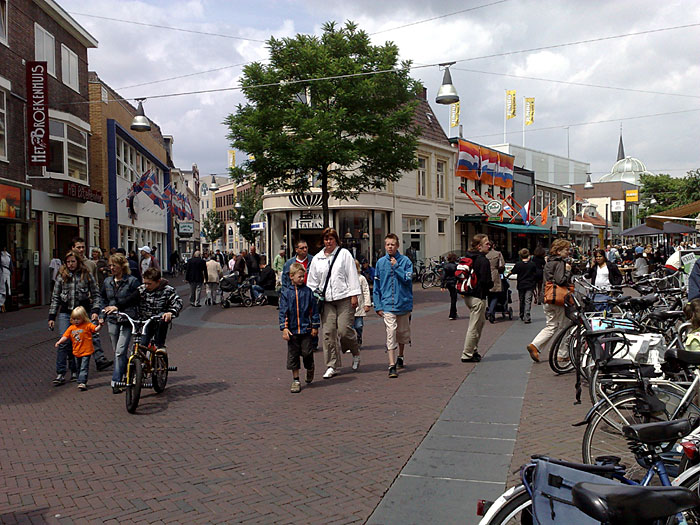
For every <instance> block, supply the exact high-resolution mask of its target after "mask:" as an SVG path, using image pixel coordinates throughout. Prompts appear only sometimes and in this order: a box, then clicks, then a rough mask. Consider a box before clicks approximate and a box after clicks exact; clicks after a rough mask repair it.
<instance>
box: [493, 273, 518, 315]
mask: <svg viewBox="0 0 700 525" xmlns="http://www.w3.org/2000/svg"><path fill="white" fill-rule="evenodd" d="M512 294H513V292H511V290H510V283H509V282H508V279H506V278H505V277H504V275H503V274H501V291H500V292H496V293H494V294H491V293H489V302H491V298H492V297H494V296H495V297H496V305H495V306H494V308H493V311H492V312H491V313H490V314H489V315H488V320H489V322H490V323H494V322H496V314H497V313H500V314H501V315H502V316H503V319H505V318H506V316H508V319H510V320H511V321H512V320H513V308H512V307H511V306H510V304H511V303H512V302H513V299H512V297H511V295H512Z"/></svg>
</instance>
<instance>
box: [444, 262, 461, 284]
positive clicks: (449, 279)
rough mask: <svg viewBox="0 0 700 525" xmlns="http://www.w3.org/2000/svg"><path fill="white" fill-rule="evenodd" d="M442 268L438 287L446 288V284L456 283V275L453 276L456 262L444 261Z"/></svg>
mask: <svg viewBox="0 0 700 525" xmlns="http://www.w3.org/2000/svg"><path fill="white" fill-rule="evenodd" d="M442 269H443V272H442V283H441V284H440V288H447V287H448V286H454V285H455V284H457V277H455V272H456V271H457V263H453V262H446V263H445V264H444V266H443V267H442Z"/></svg>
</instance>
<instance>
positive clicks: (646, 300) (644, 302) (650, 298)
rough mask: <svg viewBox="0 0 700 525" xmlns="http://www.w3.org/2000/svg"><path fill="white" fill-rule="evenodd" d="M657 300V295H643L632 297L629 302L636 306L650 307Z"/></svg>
mask: <svg viewBox="0 0 700 525" xmlns="http://www.w3.org/2000/svg"><path fill="white" fill-rule="evenodd" d="M655 302H656V295H654V294H650V295H643V296H642V297H632V299H630V302H629V304H630V305H631V306H633V307H634V308H639V309H644V308H649V307H650V306H652V305H653V304H654V303H655Z"/></svg>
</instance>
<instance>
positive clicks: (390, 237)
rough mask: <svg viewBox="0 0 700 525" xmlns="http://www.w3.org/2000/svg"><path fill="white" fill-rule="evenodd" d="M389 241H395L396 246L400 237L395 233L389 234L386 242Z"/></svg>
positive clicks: (385, 238)
mask: <svg viewBox="0 0 700 525" xmlns="http://www.w3.org/2000/svg"><path fill="white" fill-rule="evenodd" d="M387 239H394V240H395V241H396V244H399V236H398V235H396V234H395V233H387V234H386V237H384V240H385V241H386V240H387Z"/></svg>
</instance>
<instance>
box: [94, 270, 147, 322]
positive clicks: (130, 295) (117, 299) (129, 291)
mask: <svg viewBox="0 0 700 525" xmlns="http://www.w3.org/2000/svg"><path fill="white" fill-rule="evenodd" d="M138 288H139V281H138V279H136V277H134V276H133V275H124V276H123V277H122V278H121V279H120V280H119V283H118V284H117V283H115V281H114V277H113V276H111V275H110V276H109V277H107V278H106V279H105V282H104V283H103V284H102V292H101V296H102V306H103V307H105V306H116V307H117V308H119V311H120V312H124V313H125V314H127V315H128V316H129V317H131V318H132V319H136V316H137V311H136V307H137V306H138V304H139V296H138V293H137V292H138ZM116 319H117V316H116V315H114V314H112V315H110V316H108V317H107V320H108V321H110V322H112V323H114V322H116Z"/></svg>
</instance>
